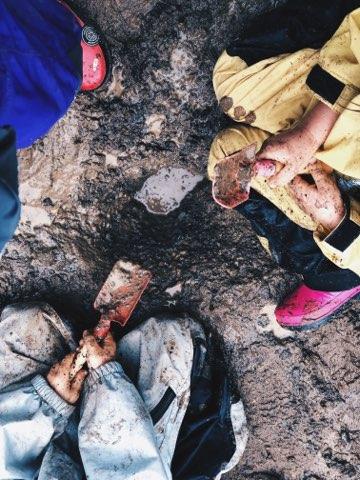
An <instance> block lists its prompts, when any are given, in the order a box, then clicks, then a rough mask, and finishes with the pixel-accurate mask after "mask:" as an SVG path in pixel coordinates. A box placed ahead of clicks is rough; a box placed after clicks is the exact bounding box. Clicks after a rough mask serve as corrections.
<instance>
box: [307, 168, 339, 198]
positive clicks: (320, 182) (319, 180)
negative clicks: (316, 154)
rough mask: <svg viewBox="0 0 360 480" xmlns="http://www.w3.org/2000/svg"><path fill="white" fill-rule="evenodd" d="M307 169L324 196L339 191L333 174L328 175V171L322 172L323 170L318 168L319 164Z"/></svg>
mask: <svg viewBox="0 0 360 480" xmlns="http://www.w3.org/2000/svg"><path fill="white" fill-rule="evenodd" d="M309 171H310V173H311V175H312V177H313V179H314V182H315V184H316V187H317V189H318V191H319V193H320V194H321V195H323V196H324V197H325V198H326V197H328V196H329V195H331V194H332V193H334V192H338V191H339V188H338V186H337V184H336V181H335V178H334V176H333V175H329V174H328V173H326V172H324V170H322V169H321V168H319V166H317V165H316V164H315V165H314V166H312V167H311V168H310V170H309Z"/></svg>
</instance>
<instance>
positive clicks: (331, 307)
mask: <svg viewBox="0 0 360 480" xmlns="http://www.w3.org/2000/svg"><path fill="white" fill-rule="evenodd" d="M359 293H360V285H359V286H358V287H355V288H352V289H350V290H343V291H340V292H324V291H321V290H312V289H311V288H309V287H307V286H306V285H304V284H302V285H300V287H298V288H297V289H296V290H295V291H294V292H293V293H292V294H290V295H289V296H288V297H286V298H285V300H284V301H283V302H282V304H281V305H279V306H278V307H277V308H276V310H275V316H276V320H277V321H278V323H279V324H280V325H281V326H282V327H285V328H290V329H291V328H292V329H295V330H311V329H314V328H318V327H320V326H321V325H323V324H324V323H326V322H327V321H329V320H330V317H331V315H332V314H333V313H335V312H336V311H337V310H339V309H340V308H341V307H342V306H343V305H345V303H346V302H347V301H348V300H350V299H351V298H354V297H355V296H356V295H358V294H359Z"/></svg>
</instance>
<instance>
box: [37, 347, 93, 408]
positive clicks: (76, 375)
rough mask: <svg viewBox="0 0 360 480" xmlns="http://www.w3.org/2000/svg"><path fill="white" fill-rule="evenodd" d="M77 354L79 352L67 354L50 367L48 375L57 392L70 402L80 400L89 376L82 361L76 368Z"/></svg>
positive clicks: (48, 379)
mask: <svg viewBox="0 0 360 480" xmlns="http://www.w3.org/2000/svg"><path fill="white" fill-rule="evenodd" d="M77 355H78V353H77V352H72V353H69V354H68V355H66V357H65V358H64V359H63V360H62V361H61V362H58V363H56V364H55V365H54V366H53V367H52V368H51V369H50V371H49V373H48V374H47V377H46V379H47V381H48V383H49V385H50V386H51V387H52V388H53V389H54V390H55V392H56V393H57V394H58V395H60V397H61V398H62V399H63V400H65V401H66V402H67V403H70V404H75V403H76V402H77V401H78V399H79V396H80V393H81V389H82V386H83V383H84V381H85V378H86V376H87V371H86V370H84V369H83V368H82V366H83V365H81V363H79V364H78V366H77V367H76V368H77V370H75V369H74V361H75V358H76V356H77Z"/></svg>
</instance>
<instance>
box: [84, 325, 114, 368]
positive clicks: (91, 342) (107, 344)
mask: <svg viewBox="0 0 360 480" xmlns="http://www.w3.org/2000/svg"><path fill="white" fill-rule="evenodd" d="M80 347H81V349H85V351H86V355H87V365H88V367H89V369H90V368H93V369H94V368H98V367H100V366H101V365H104V364H105V363H108V362H111V361H112V360H114V358H115V356H116V343H115V340H114V338H113V336H112V334H111V333H110V332H109V333H108V334H107V335H106V337H105V338H104V339H103V340H102V341H101V342H100V343H99V342H98V340H97V338H96V337H95V336H94V335H93V334H92V333H90V332H89V331H88V330H85V332H84V333H83V338H82V340H81V341H80Z"/></svg>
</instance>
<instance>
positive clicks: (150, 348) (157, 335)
mask: <svg viewBox="0 0 360 480" xmlns="http://www.w3.org/2000/svg"><path fill="white" fill-rule="evenodd" d="M195 338H200V339H204V333H203V331H202V329H201V327H199V326H198V324H196V323H195V322H194V321H192V320H191V319H189V318H179V319H169V318H161V319H156V318H152V319H150V320H148V321H147V322H145V323H144V324H143V325H142V326H141V327H140V328H139V329H137V330H134V331H133V332H131V333H130V334H128V335H127V336H125V337H124V338H123V339H122V340H121V341H120V343H119V345H118V353H119V360H120V361H121V363H122V365H123V366H124V369H123V367H122V366H121V364H120V363H119V362H118V361H112V362H109V363H107V364H105V365H103V366H101V367H100V368H98V369H96V370H93V371H91V372H90V374H89V375H88V377H87V379H86V382H85V386H84V391H83V395H82V399H81V406H80V409H78V408H75V407H73V406H71V405H69V404H67V403H66V402H64V401H63V400H62V399H61V398H60V397H59V396H58V395H57V394H56V392H55V391H54V390H52V388H50V386H49V385H48V384H47V382H46V380H45V379H44V377H43V375H44V374H45V373H46V372H47V371H48V370H49V368H50V367H51V365H52V364H53V363H54V362H56V361H58V360H60V359H61V358H63V356H64V355H65V354H66V353H68V352H69V351H72V350H73V349H74V348H75V342H74V337H73V334H72V332H71V329H70V327H69V325H68V323H67V322H66V320H63V319H61V318H60V317H59V316H58V315H57V314H56V312H55V311H54V310H53V309H52V308H51V307H49V306H48V305H46V304H23V305H15V306H10V307H7V308H6V309H5V310H4V311H3V313H2V316H1V319H0V339H1V340H0V355H1V362H0V419H1V420H0V449H1V451H3V452H5V453H4V455H2V457H1V458H0V478H7V479H33V478H37V479H38V480H45V479H46V480H48V479H49V478H52V479H54V480H55V479H59V480H60V479H61V480H70V479H71V480H83V479H85V476H86V478H88V479H95V478H96V479H98V478H101V479H102V480H106V479H110V478H111V479H113V478H115V476H116V478H117V479H122V478H123V479H138V480H140V479H144V478H146V479H149V480H155V479H161V480H165V479H170V478H172V474H171V470H170V469H171V460H172V457H173V454H174V449H175V446H176V441H177V438H178V434H179V430H180V427H181V424H182V422H183V419H184V416H185V413H186V410H187V407H188V404H189V399H190V379H191V371H192V365H193V354H194V347H193V345H194V343H193V341H194V339H195ZM124 370H125V371H126V372H127V374H128V375H126V374H125V371H124ZM130 378H131V379H132V380H133V382H134V383H132V381H130ZM134 384H135V385H134ZM135 386H136V388H135ZM169 391H170V392H172V395H171V396H170V397H169V395H168V392H169ZM169 398H170V401H169ZM164 400H165V401H164ZM233 407H234V408H233V409H232V413H233V415H232V416H233V428H234V433H233V434H234V435H235V436H236V437H237V439H239V440H241V443H238V444H237V445H236V446H235V448H234V455H233V457H232V458H231V461H230V462H229V463H228V464H227V465H223V466H222V467H223V470H224V471H225V470H226V469H228V468H231V467H233V466H234V464H235V463H236V462H237V461H238V459H239V458H240V456H241V454H242V452H243V450H244V448H245V444H246V422H245V417H244V413H243V407H242V404H241V402H240V403H237V404H234V406H233ZM244 432H245V434H244ZM19 439H20V440H19ZM234 460H236V462H235V461H234ZM220 476H221V472H220V475H219V477H218V478H220Z"/></svg>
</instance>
